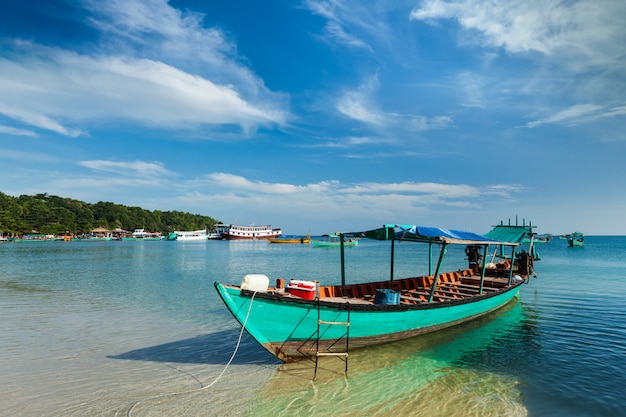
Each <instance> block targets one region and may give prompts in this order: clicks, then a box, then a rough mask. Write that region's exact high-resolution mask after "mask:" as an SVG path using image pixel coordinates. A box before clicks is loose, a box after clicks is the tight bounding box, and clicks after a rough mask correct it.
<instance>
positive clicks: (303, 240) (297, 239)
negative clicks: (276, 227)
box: [267, 235, 311, 244]
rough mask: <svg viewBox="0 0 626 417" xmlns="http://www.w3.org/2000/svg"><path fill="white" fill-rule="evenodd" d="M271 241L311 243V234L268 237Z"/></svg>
mask: <svg viewBox="0 0 626 417" xmlns="http://www.w3.org/2000/svg"><path fill="white" fill-rule="evenodd" d="M267 241H268V242H269V243H292V244H301V243H311V235H306V236H283V237H277V238H269V239H267Z"/></svg>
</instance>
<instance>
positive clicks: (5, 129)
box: [0, 125, 37, 138]
mask: <svg viewBox="0 0 626 417" xmlns="http://www.w3.org/2000/svg"><path fill="white" fill-rule="evenodd" d="M0 133H6V134H8V135H13V136H30V137H33V138H34V137H36V136H37V134H36V133H35V132H33V131H32V130H26V129H18V128H15V127H10V126H2V125H0Z"/></svg>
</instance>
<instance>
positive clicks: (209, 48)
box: [0, 0, 626, 235]
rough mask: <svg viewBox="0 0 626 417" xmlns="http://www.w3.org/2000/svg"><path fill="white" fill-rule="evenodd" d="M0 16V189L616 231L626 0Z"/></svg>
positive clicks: (252, 215) (122, 5)
mask: <svg viewBox="0 0 626 417" xmlns="http://www.w3.org/2000/svg"><path fill="white" fill-rule="evenodd" d="M0 5H1V10H2V12H1V13H0V173H1V175H0V191H2V192H4V193H5V194H9V195H13V196H19V195H21V194H29V195H30V194H35V193H48V194H53V195H59V196H63V197H71V198H75V199H79V200H84V201H88V202H92V203H96V202H98V201H111V202H115V203H120V204H125V205H130V206H140V207H143V208H146V209H150V210H155V209H159V210H180V211H189V212H192V213H197V214H203V215H209V216H212V217H214V218H216V219H218V220H221V221H223V222H225V223H238V224H244V225H245V224H252V223H254V224H272V225H273V226H275V227H282V228H283V231H284V232H285V233H288V234H292V233H294V234H295V233H306V232H311V233H328V232H335V231H342V230H343V231H351V230H358V229H361V228H370V227H371V228H373V227H378V226H379V225H382V224H384V223H394V222H395V223H414V224H420V225H429V226H439V227H447V228H457V229H464V230H472V231H475V232H478V233H485V232H487V231H488V230H490V228H491V225H493V224H495V223H497V222H499V221H500V220H505V221H506V220H507V219H508V218H512V219H514V218H515V216H518V218H519V219H520V221H521V219H522V218H525V219H527V220H530V221H532V223H533V224H535V225H537V226H538V227H537V231H538V232H540V233H544V232H550V233H555V234H556V233H566V232H572V231H575V230H581V231H583V232H585V233H587V234H622V235H626V220H624V215H625V214H626V193H625V192H624V189H625V186H624V181H625V180H626V164H625V163H624V159H625V157H626V133H625V132H626V53H625V51H626V47H625V46H624V45H626V31H624V30H623V27H624V24H623V22H624V19H625V18H626V2H624V1H623V0H599V1H598V0H581V1H575V0H571V1H551V0H547V1H546V0H528V1H524V2H518V1H499V0H493V1H490V2H484V1H482V0H459V1H444V0H425V1H419V0H416V1H395V2H388V1H379V2H367V3H365V2H362V1H351V0H346V1H342V0H326V1H316V0H311V1H302V2H298V1H286V0H285V1H275V0H266V1H228V2H226V1H212V2H207V1H200V0H177V1H169V2H168V1H166V0H109V1H99V0H75V1H70V0H48V1H45V2H41V1H38V0H21V1H19V2H15V1H8V0H0ZM140 226H141V225H138V227H140Z"/></svg>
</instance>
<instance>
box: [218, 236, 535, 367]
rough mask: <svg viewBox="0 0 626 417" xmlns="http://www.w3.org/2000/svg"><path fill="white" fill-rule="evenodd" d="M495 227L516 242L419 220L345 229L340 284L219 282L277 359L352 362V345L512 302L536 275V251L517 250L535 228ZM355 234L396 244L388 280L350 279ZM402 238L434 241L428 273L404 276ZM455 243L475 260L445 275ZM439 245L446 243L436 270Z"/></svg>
mask: <svg viewBox="0 0 626 417" xmlns="http://www.w3.org/2000/svg"><path fill="white" fill-rule="evenodd" d="M494 230H495V229H494ZM492 232H494V233H493V234H495V235H498V236H502V237H507V238H511V239H512V240H505V241H500V240H496V239H494V238H493V237H488V236H483V235H479V234H475V233H471V232H463V231H458V230H447V229H440V228H432V227H420V226H414V225H385V226H383V227H381V228H378V229H374V230H368V231H364V232H352V233H341V234H339V235H338V236H339V240H340V248H341V283H340V284H339V283H336V282H335V283H333V282H317V281H305V280H297V279H291V280H289V281H288V282H285V280H284V279H283V278H278V279H277V280H276V285H275V286H273V287H270V285H269V278H268V277H267V276H266V275H264V274H248V275H246V276H244V277H243V280H242V282H241V284H240V285H232V284H223V283H219V282H216V283H215V287H216V289H217V292H218V293H219V295H220V297H221V298H222V300H223V301H224V303H225V305H226V307H227V308H228V310H229V311H230V312H231V313H232V315H233V316H234V317H235V319H236V320H237V321H238V322H239V323H240V324H241V325H242V326H243V328H244V329H245V330H246V331H247V332H248V333H249V334H250V335H251V336H252V337H253V338H254V339H255V340H256V341H257V342H258V343H259V344H261V346H263V347H264V348H265V349H266V350H267V351H268V352H270V353H271V354H272V355H275V356H276V357H277V358H279V359H281V360H283V361H294V360H297V359H299V358H306V357H315V358H318V357H319V356H324V355H346V359H347V353H348V351H349V350H353V349H357V348H363V347H366V346H371V345H376V344H380V343H386V342H391V341H394V340H400V339H405V338H409V337H413V336H417V335H420V334H423V333H427V332H432V331H436V330H439V329H443V328H446V327H449V326H454V325H456V324H459V323H462V322H465V321H468V320H471V319H474V318H476V317H479V316H482V315H484V314H487V313H489V312H491V311H494V310H496V309H498V308H500V307H502V306H504V305H505V304H507V303H508V302H509V301H511V300H512V299H513V298H514V297H515V296H516V295H517V294H518V293H519V290H520V287H521V285H522V283H524V282H527V281H528V280H529V278H530V277H531V276H532V275H533V265H534V264H533V258H532V256H531V252H530V251H529V252H526V251H525V250H521V251H519V252H516V250H517V249H518V246H519V244H520V242H521V241H522V239H523V238H524V237H527V236H528V233H532V228H531V227H530V226H529V227H526V226H524V227H523V228H522V227H521V226H518V227H502V228H498V230H497V232H496V231H492ZM350 238H353V239H365V238H367V239H375V240H386V241H389V242H390V246H391V256H390V275H389V277H388V278H387V279H380V280H376V281H374V282H361V283H354V284H347V283H346V277H345V265H344V263H345V261H344V253H343V249H344V246H345V245H344V244H345V240H347V239H350ZM342 242H343V243H344V244H341V243H342ZM396 242H413V243H418V244H420V243H421V244H425V245H428V251H427V253H428V260H427V261H426V262H425V263H423V264H422V265H423V268H424V267H425V266H426V265H428V274H426V275H416V276H413V277H409V278H402V279H396V278H395V277H394V247H395V244H396ZM450 245H465V254H466V255H467V258H463V259H466V260H463V261H462V262H467V263H465V264H464V265H463V266H462V267H461V268H459V269H455V270H452V271H451V272H444V271H443V270H442V262H443V259H444V254H445V253H446V252H447V250H446V249H447V247H448V246H450ZM433 246H434V247H439V257H438V260H437V262H436V263H435V264H434V265H436V266H435V267H434V270H433V263H432V259H431V254H432V248H433ZM489 247H494V248H495V250H494V256H495V255H496V254H497V256H498V262H496V263H493V267H492V265H486V264H485V260H486V259H487V253H488V248H489ZM506 249H508V250H509V251H510V253H508V254H507V251H506ZM454 252H456V253H459V251H454ZM424 253H426V252H424ZM483 264H485V267H483ZM381 278H382V277H381ZM346 366H347V362H346Z"/></svg>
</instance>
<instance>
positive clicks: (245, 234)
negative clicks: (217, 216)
mask: <svg viewBox="0 0 626 417" xmlns="http://www.w3.org/2000/svg"><path fill="white" fill-rule="evenodd" d="M216 230H217V232H218V233H219V234H220V235H222V239H227V240H236V239H248V240H256V239H272V238H276V237H278V236H280V235H282V234H283V231H282V230H281V229H272V226H270V225H264V226H255V225H250V226H238V225H235V224H218V225H217V226H216Z"/></svg>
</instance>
